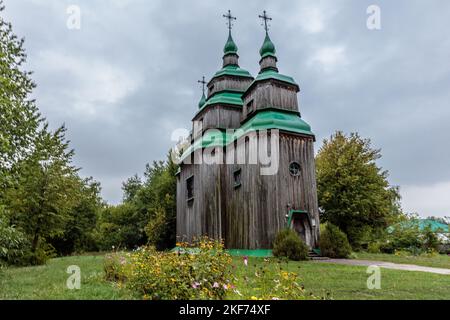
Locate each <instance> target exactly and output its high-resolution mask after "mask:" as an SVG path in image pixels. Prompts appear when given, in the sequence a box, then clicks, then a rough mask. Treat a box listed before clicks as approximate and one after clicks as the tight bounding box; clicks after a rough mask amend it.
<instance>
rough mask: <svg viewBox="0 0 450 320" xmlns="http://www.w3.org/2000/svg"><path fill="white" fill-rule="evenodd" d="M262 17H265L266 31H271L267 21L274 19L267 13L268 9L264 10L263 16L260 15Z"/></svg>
mask: <svg viewBox="0 0 450 320" xmlns="http://www.w3.org/2000/svg"><path fill="white" fill-rule="evenodd" d="M259 17H260V18H261V19H263V20H264V22H263V23H264V29H265V30H266V33H267V32H269V24H268V23H267V22H268V21H271V20H272V18H270V17H269V16H268V15H267V13H266V10H264V11H263V15H262V16H261V15H260V16H259Z"/></svg>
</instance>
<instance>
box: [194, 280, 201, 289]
mask: <svg viewBox="0 0 450 320" xmlns="http://www.w3.org/2000/svg"><path fill="white" fill-rule="evenodd" d="M199 286H200V283H198V282H194V283H193V284H192V288H194V289H197V288H198V287H199Z"/></svg>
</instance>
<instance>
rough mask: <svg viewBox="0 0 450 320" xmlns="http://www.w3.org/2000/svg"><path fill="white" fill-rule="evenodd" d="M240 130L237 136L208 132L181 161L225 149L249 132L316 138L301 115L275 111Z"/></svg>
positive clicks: (268, 111)
mask: <svg viewBox="0 0 450 320" xmlns="http://www.w3.org/2000/svg"><path fill="white" fill-rule="evenodd" d="M240 129H241V130H239V131H235V134H229V133H227V132H226V131H222V130H219V129H213V130H207V131H206V132H205V134H204V135H203V139H197V140H195V141H194V144H192V145H191V146H190V147H189V148H188V149H187V150H186V151H185V152H184V153H183V155H182V156H181V160H183V159H185V158H186V157H187V156H188V155H189V154H191V153H192V152H194V151H195V150H198V149H200V148H202V149H203V148H208V147H223V146H226V145H228V144H229V143H231V142H233V141H235V140H238V139H239V138H241V137H242V136H245V135H246V134H248V133H249V132H252V131H257V130H268V129H279V130H283V131H288V132H292V133H298V134H304V135H309V136H314V133H312V131H311V126H310V125H309V124H308V123H306V122H305V121H304V120H303V119H302V118H300V116H299V115H297V114H294V113H288V112H282V111H277V110H274V109H270V110H262V111H259V112H258V113H257V114H255V115H254V116H253V117H252V118H250V119H249V120H248V121H247V122H245V123H244V124H243V125H242V126H241V127H240Z"/></svg>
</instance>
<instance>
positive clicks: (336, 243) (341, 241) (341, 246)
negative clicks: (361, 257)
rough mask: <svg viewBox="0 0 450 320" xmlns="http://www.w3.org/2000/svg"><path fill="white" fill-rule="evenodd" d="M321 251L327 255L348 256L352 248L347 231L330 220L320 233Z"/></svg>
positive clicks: (332, 256)
mask: <svg viewBox="0 0 450 320" xmlns="http://www.w3.org/2000/svg"><path fill="white" fill-rule="evenodd" d="M320 251H321V253H322V255H323V256H325V257H330V258H348V257H349V256H350V254H351V252H352V248H351V246H350V244H349V242H348V239H347V236H346V235H345V233H344V232H342V231H341V230H340V229H339V228H338V227H337V226H335V225H333V224H331V223H329V222H328V223H326V224H325V225H324V227H323V231H322V233H321V235H320Z"/></svg>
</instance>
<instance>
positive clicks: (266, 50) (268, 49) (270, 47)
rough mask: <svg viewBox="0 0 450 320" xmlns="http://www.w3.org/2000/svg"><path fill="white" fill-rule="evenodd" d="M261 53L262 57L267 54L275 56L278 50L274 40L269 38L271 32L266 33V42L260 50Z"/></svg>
mask: <svg viewBox="0 0 450 320" xmlns="http://www.w3.org/2000/svg"><path fill="white" fill-rule="evenodd" d="M259 53H260V55H261V58H264V57H267V56H275V53H276V50H275V45H274V44H273V42H272V40H270V38H269V34H267V33H266V38H265V39H264V43H263V45H262V47H261V49H260V50H259Z"/></svg>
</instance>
